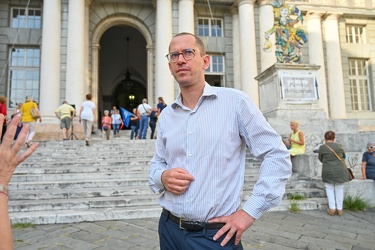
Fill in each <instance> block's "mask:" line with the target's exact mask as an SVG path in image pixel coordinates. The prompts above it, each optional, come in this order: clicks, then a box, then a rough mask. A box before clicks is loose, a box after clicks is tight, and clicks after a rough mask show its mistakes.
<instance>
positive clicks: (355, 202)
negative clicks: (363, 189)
mask: <svg viewBox="0 0 375 250" xmlns="http://www.w3.org/2000/svg"><path fill="white" fill-rule="evenodd" d="M367 207H368V204H367V202H366V201H365V200H364V199H362V198H361V197H359V196H356V197H353V196H350V195H349V196H346V197H345V199H344V209H345V210H351V211H363V210H366V208H367Z"/></svg>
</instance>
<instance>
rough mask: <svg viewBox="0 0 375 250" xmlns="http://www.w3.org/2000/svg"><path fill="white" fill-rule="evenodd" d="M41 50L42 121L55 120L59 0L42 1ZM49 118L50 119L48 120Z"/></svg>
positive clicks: (58, 83) (57, 91)
mask: <svg viewBox="0 0 375 250" xmlns="http://www.w3.org/2000/svg"><path fill="white" fill-rule="evenodd" d="M42 32H43V33H42V46H41V48H42V51H41V65H40V97H41V98H40V99H41V100H40V104H39V108H40V111H41V113H42V116H43V122H45V123H49V122H54V121H56V119H55V118H56V117H55V110H56V108H57V107H59V106H60V104H61V103H60V101H61V100H60V44H61V1H60V0H54V1H45V2H44V3H43V30H42ZM49 120H50V121H49Z"/></svg>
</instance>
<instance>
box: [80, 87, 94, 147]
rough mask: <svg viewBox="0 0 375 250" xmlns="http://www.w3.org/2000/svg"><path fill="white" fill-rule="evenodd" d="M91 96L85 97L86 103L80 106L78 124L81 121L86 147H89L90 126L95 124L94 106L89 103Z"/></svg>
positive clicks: (92, 103)
mask: <svg viewBox="0 0 375 250" xmlns="http://www.w3.org/2000/svg"><path fill="white" fill-rule="evenodd" d="M91 99H92V95H91V94H87V95H86V101H84V102H83V103H82V105H81V110H80V112H79V113H80V116H79V122H80V123H81V121H82V126H83V131H84V133H85V140H86V146H90V139H91V131H92V125H93V124H94V123H96V120H97V119H96V105H95V103H94V102H92V101H91Z"/></svg>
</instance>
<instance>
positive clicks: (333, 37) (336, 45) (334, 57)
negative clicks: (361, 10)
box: [324, 13, 346, 119]
mask: <svg viewBox="0 0 375 250" xmlns="http://www.w3.org/2000/svg"><path fill="white" fill-rule="evenodd" d="M340 15H341V14H338V13H329V14H328V16H327V18H326V20H325V22H324V24H325V38H326V54H327V72H328V73H327V74H328V90H329V93H328V97H329V110H330V117H331V118H332V119H339V118H346V106H345V92H344V77H343V73H342V61H341V48H340V37H339V25H338V17H339V16H340Z"/></svg>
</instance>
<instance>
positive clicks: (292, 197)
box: [288, 194, 306, 200]
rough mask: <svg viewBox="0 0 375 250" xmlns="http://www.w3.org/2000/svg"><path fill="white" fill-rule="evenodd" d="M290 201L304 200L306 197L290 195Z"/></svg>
mask: <svg viewBox="0 0 375 250" xmlns="http://www.w3.org/2000/svg"><path fill="white" fill-rule="evenodd" d="M288 199H289V200H304V199H306V197H305V196H304V195H303V194H288Z"/></svg>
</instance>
